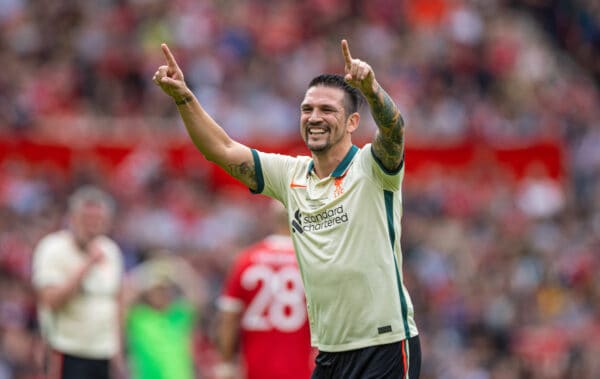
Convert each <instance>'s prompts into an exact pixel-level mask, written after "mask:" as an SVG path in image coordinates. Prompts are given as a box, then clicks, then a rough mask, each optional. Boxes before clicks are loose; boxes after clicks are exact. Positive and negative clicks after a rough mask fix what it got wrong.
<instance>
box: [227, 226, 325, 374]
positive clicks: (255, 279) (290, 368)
mask: <svg viewBox="0 0 600 379" xmlns="http://www.w3.org/2000/svg"><path fill="white" fill-rule="evenodd" d="M219 306H220V308H221V309H223V310H230V311H236V310H239V311H241V312H243V313H242V317H241V325H240V333H241V335H240V344H241V351H242V357H243V359H244V363H245V369H246V377H247V379H271V378H273V379H280V378H287V379H307V378H310V375H311V373H312V369H313V367H314V363H313V354H312V351H313V350H312V348H311V346H310V330H309V325H308V317H307V313H306V301H305V297H304V287H303V286H302V279H301V277H300V271H299V269H298V263H297V262H296V257H295V255H294V248H293V245H292V240H291V238H289V237H286V236H269V237H267V238H266V239H264V240H263V241H261V242H259V243H257V244H255V245H253V246H251V247H249V248H248V249H246V250H244V251H243V252H241V253H240V254H239V255H238V256H237V257H236V261H235V263H234V265H233V267H232V270H231V271H230V273H229V277H228V278H227V280H226V282H225V287H224V290H223V293H222V295H221V298H220V300H219Z"/></svg>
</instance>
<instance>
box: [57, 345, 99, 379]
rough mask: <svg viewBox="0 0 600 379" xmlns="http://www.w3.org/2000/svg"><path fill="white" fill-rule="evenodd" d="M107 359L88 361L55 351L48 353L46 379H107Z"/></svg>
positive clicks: (87, 359)
mask: <svg viewBox="0 0 600 379" xmlns="http://www.w3.org/2000/svg"><path fill="white" fill-rule="evenodd" d="M109 373H110V363H109V360H108V359H89V358H80V357H75V356H73V355H69V354H63V353H60V352H58V351H56V350H52V351H50V352H49V357H48V362H47V368H46V379H83V378H85V379H109V378H110V374H109Z"/></svg>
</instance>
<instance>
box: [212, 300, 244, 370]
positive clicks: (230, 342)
mask: <svg viewBox="0 0 600 379" xmlns="http://www.w3.org/2000/svg"><path fill="white" fill-rule="evenodd" d="M240 320H241V313H240V312H234V311H225V310H221V311H220V312H219V316H218V324H217V347H218V349H219V353H220V354H221V362H220V363H219V364H218V365H217V366H216V368H215V371H216V372H215V376H216V377H217V378H219V379H229V378H234V377H236V371H237V368H236V365H235V363H234V362H235V355H236V351H237V343H238V333H239V330H240Z"/></svg>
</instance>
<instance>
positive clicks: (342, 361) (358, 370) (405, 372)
mask: <svg viewBox="0 0 600 379" xmlns="http://www.w3.org/2000/svg"><path fill="white" fill-rule="evenodd" d="M315 362H316V367H315V370H314V371H313V374H312V376H311V379H339V378H344V379H388V378H389V379H396V378H402V379H404V378H407V379H418V378H419V375H420V372H421V345H420V343H419V336H415V337H412V338H409V339H407V340H404V341H401V342H396V343H391V344H387V345H378V346H370V347H366V348H363V349H357V350H349V351H340V352H336V353H328V352H324V351H320V352H319V354H318V355H317V358H316V359H315Z"/></svg>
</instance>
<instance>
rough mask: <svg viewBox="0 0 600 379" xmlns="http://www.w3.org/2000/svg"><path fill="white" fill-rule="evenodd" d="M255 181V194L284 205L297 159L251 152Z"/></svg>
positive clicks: (255, 151)
mask: <svg viewBox="0 0 600 379" xmlns="http://www.w3.org/2000/svg"><path fill="white" fill-rule="evenodd" d="M252 155H253V157H254V166H255V168H256V181H257V184H258V187H257V190H256V191H255V193H262V194H263V195H266V196H269V197H272V198H274V199H277V200H279V201H281V202H282V203H284V204H285V194H286V192H287V187H288V184H289V181H290V178H291V175H292V172H293V168H294V165H295V163H296V161H297V158H294V157H290V156H287V155H281V154H273V153H263V152H259V151H257V150H254V149H253V150H252Z"/></svg>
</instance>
